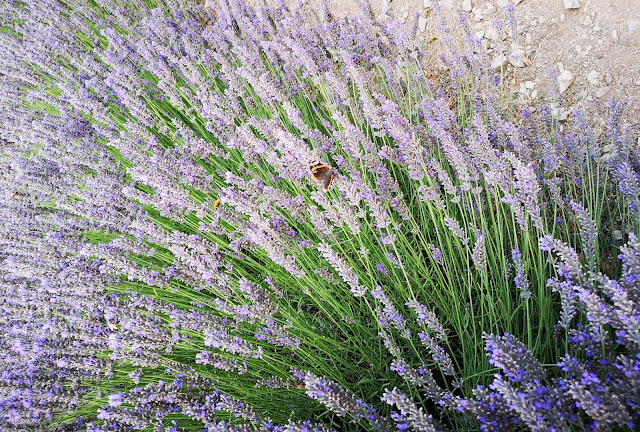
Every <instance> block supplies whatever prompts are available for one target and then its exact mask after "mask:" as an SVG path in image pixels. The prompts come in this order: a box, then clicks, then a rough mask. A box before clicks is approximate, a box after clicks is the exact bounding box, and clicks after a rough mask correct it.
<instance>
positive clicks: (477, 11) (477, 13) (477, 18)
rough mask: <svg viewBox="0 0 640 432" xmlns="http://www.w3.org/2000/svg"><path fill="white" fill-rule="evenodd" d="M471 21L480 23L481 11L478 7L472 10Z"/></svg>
mask: <svg viewBox="0 0 640 432" xmlns="http://www.w3.org/2000/svg"><path fill="white" fill-rule="evenodd" d="M473 20H474V21H482V9H480V8H479V7H475V8H473Z"/></svg>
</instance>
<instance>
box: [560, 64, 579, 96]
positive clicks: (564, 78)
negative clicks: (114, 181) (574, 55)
mask: <svg viewBox="0 0 640 432" xmlns="http://www.w3.org/2000/svg"><path fill="white" fill-rule="evenodd" d="M574 80H575V76H574V75H573V74H572V73H571V71H570V70H568V69H564V70H563V71H562V73H561V74H560V75H558V90H559V91H560V94H562V93H564V92H566V91H567V89H568V88H569V86H570V85H571V84H573V81H574Z"/></svg>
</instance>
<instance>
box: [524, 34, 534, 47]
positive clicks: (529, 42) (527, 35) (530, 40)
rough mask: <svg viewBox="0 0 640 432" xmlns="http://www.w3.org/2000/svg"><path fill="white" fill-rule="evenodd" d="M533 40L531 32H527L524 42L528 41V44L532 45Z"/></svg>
mask: <svg viewBox="0 0 640 432" xmlns="http://www.w3.org/2000/svg"><path fill="white" fill-rule="evenodd" d="M531 42H533V38H532V37H531V33H529V32H527V34H526V35H525V37H524V43H526V44H527V45H531Z"/></svg>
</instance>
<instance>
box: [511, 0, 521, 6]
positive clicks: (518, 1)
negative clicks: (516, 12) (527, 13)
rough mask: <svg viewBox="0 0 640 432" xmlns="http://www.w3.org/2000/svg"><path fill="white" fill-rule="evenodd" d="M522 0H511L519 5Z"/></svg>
mask: <svg viewBox="0 0 640 432" xmlns="http://www.w3.org/2000/svg"><path fill="white" fill-rule="evenodd" d="M521 1H522V0H511V2H512V3H513V4H516V5H517V4H520V2H521Z"/></svg>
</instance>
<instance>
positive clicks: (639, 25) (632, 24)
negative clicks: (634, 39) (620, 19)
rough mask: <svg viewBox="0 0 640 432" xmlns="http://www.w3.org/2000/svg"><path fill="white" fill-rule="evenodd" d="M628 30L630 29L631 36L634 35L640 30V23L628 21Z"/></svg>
mask: <svg viewBox="0 0 640 432" xmlns="http://www.w3.org/2000/svg"><path fill="white" fill-rule="evenodd" d="M627 28H628V29H629V34H631V33H633V32H634V31H636V30H637V29H638V28H640V21H635V20H628V21H627Z"/></svg>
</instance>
